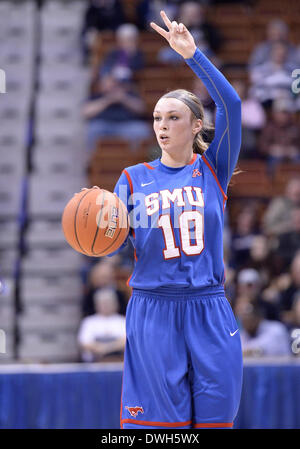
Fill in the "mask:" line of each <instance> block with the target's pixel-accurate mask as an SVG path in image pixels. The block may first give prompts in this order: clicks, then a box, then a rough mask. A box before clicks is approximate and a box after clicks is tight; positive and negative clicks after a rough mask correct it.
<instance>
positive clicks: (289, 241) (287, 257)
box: [272, 206, 300, 272]
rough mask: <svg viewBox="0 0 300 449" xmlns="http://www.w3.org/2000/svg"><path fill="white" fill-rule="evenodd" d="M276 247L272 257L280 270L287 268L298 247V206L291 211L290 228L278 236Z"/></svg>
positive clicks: (299, 210) (299, 216)
mask: <svg viewBox="0 0 300 449" xmlns="http://www.w3.org/2000/svg"><path fill="white" fill-rule="evenodd" d="M277 242H278V244H277V247H276V248H275V249H274V250H273V255H272V256H273V258H276V262H277V264H278V266H279V267H280V268H281V271H282V272H286V271H288V270H289V267H290V265H291V263H292V260H293V258H294V257H295V254H296V252H297V251H298V250H299V249H300V206H296V207H294V208H293V209H292V211H291V228H290V230H289V231H288V232H284V233H282V234H280V235H279V236H278V239H277Z"/></svg>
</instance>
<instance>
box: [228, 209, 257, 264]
mask: <svg viewBox="0 0 300 449" xmlns="http://www.w3.org/2000/svg"><path fill="white" fill-rule="evenodd" d="M259 234H260V231H259V227H258V221H257V214H256V208H255V207H252V206H246V207H244V208H243V209H242V210H241V211H240V212H239V214H238V216H237V222H236V226H235V229H233V231H232V235H231V256H230V261H229V265H230V267H232V268H234V269H235V270H239V269H241V268H243V267H246V266H248V265H249V261H250V249H251V247H252V242H253V239H254V237H255V236H256V235H259Z"/></svg>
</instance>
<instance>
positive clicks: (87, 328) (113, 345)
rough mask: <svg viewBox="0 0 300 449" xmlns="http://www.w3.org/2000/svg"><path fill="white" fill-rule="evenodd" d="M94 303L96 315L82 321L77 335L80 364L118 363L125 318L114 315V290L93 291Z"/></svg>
mask: <svg viewBox="0 0 300 449" xmlns="http://www.w3.org/2000/svg"><path fill="white" fill-rule="evenodd" d="M94 303H95V310H96V313H95V314H94V315H91V316H88V317H86V318H84V319H83V321H82V323H81V325H80V329H79V333H78V343H79V347H80V351H81V358H82V361H84V362H97V361H105V360H106V361H111V360H112V358H113V359H114V361H115V359H116V358H117V359H118V360H122V358H123V353H124V348H125V341H126V327H125V317H124V316H123V315H120V314H119V313H118V297H117V295H116V292H115V290H114V289H110V288H105V289H101V290H97V291H96V293H95V295H94Z"/></svg>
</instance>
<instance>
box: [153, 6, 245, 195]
mask: <svg viewBox="0 0 300 449" xmlns="http://www.w3.org/2000/svg"><path fill="white" fill-rule="evenodd" d="M161 17H162V19H163V21H164V23H165V25H166V27H167V28H168V31H166V30H164V29H163V28H161V27H160V26H158V25H157V24H155V23H153V22H152V23H151V27H152V28H153V29H154V30H155V31H157V32H158V33H159V34H160V35H161V36H163V37H164V38H165V39H166V40H167V41H168V43H169V45H170V47H172V48H173V49H174V50H175V51H177V53H179V54H180V55H181V56H182V57H183V58H184V59H185V61H186V63H187V64H188V65H189V66H190V67H191V69H192V70H193V71H194V72H195V73H196V75H197V76H198V77H199V78H200V79H201V80H202V81H203V83H204V85H205V87H206V88H207V90H208V92H209V94H210V95H211V97H212V99H213V100H214V102H215V103H216V106H217V114H216V124H215V137H214V140H213V142H212V143H211V145H210V146H209V148H208V149H207V151H206V152H205V156H206V158H207V160H208V162H209V163H210V164H211V165H212V168H213V169H214V170H215V172H216V175H217V177H218V180H219V182H220V184H221V186H222V188H223V190H224V191H225V192H226V191H227V187H228V184H229V181H230V178H231V176H232V173H233V170H234V167H235V165H236V163H237V160H238V156H239V151H240V145H241V100H240V98H239V96H238V94H237V93H236V91H235V90H234V88H233V87H232V86H231V84H230V83H229V82H228V81H227V79H226V78H225V77H224V75H223V74H222V73H221V72H220V71H219V70H218V69H217V68H216V67H215V66H214V64H212V62H211V61H210V60H209V59H208V58H207V57H206V56H205V55H204V54H203V53H202V52H201V51H200V50H199V49H198V48H197V47H196V44H195V41H194V38H193V36H192V35H191V33H190V32H189V31H188V29H187V28H186V27H185V25H184V24H182V23H179V24H178V23H177V22H175V21H173V22H171V21H170V20H169V18H168V17H167V15H166V13H165V12H164V11H161Z"/></svg>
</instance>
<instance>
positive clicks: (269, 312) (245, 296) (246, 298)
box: [233, 268, 279, 320]
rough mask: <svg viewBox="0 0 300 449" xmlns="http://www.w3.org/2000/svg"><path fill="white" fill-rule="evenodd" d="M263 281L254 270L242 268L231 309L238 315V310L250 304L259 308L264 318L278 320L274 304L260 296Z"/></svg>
mask: <svg viewBox="0 0 300 449" xmlns="http://www.w3.org/2000/svg"><path fill="white" fill-rule="evenodd" d="M263 288H264V281H263V279H262V276H261V275H260V273H259V272H258V271H257V270H255V269H254V268H244V269H243V270H241V271H240V272H239V273H238V276H237V287H236V296H235V298H234V300H233V307H234V310H235V312H236V313H237V314H238V312H239V310H240V308H241V307H242V308H243V307H245V304H246V305H247V304H252V305H257V306H259V307H261V309H262V310H263V312H264V316H265V317H266V319H268V320H279V310H278V306H277V304H275V303H272V302H270V301H266V300H265V299H264V298H263V296H262V290H263Z"/></svg>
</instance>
